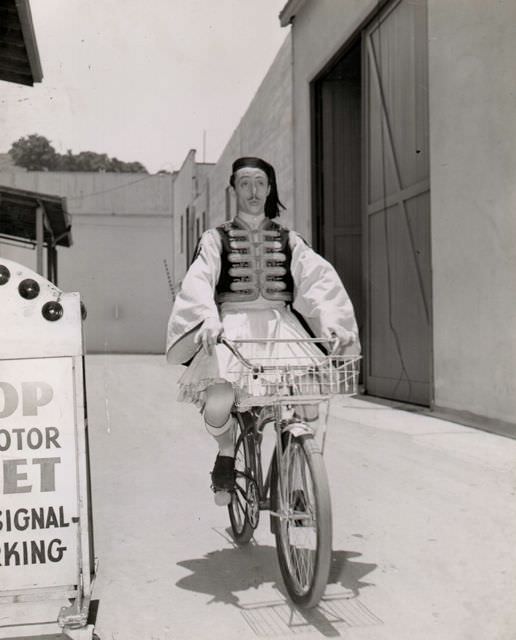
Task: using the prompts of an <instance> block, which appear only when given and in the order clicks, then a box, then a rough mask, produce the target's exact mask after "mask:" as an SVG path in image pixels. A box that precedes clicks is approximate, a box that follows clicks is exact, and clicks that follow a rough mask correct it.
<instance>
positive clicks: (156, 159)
mask: <svg viewBox="0 0 516 640" xmlns="http://www.w3.org/2000/svg"><path fill="white" fill-rule="evenodd" d="M30 4H31V8H32V14H33V20H34V27H35V32H36V38H37V42H38V49H39V53H40V57H41V63H42V66H43V74H44V77H43V82H42V83H41V84H36V85H35V86H34V87H21V86H17V85H14V84H11V83H7V82H2V81H0V124H1V126H0V152H5V151H8V149H9V148H10V146H11V143H12V142H13V141H14V140H17V139H18V138H19V137H20V136H23V135H27V134H30V133H39V134H41V135H44V136H46V137H47V138H49V139H50V140H51V142H52V144H53V145H54V147H55V148H56V150H57V151H58V152H60V153H65V152H66V150H67V149H72V151H73V152H74V153H78V152H79V151H96V152H99V153H107V154H108V155H110V156H116V157H118V158H119V159H121V160H125V161H140V162H142V163H143V164H144V165H145V166H146V167H147V169H148V170H149V171H151V172H156V171H159V170H160V169H168V170H172V169H177V168H179V166H180V165H181V163H182V161H183V160H184V158H185V156H186V153H187V152H188V150H189V149H191V148H196V149H197V151H198V155H197V159H198V160H199V161H200V160H202V150H203V130H206V160H207V161H208V162H214V161H216V160H217V158H218V156H219V155H220V153H221V152H222V150H223V149H224V146H225V144H226V142H227V141H228V140H229V137H230V135H231V133H232V132H233V130H234V129H235V127H236V126H237V125H238V122H239V120H240V118H241V117H242V116H243V114H244V112H245V110H246V108H247V106H248V105H249V103H250V101H251V99H252V97H253V95H254V93H255V92H256V90H257V89H258V86H259V84H260V82H261V80H262V79H263V77H264V75H265V73H266V71H267V69H268V68H269V66H270V64H271V63H272V61H273V59H274V57H275V55H276V53H277V51H278V49H279V48H280V46H281V44H282V42H283V41H284V39H285V38H286V36H287V29H282V28H281V27H280V25H279V20H278V14H279V12H280V11H281V9H282V8H283V6H284V5H285V4H286V0H30Z"/></svg>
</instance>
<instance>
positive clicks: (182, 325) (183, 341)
mask: <svg viewBox="0 0 516 640" xmlns="http://www.w3.org/2000/svg"><path fill="white" fill-rule="evenodd" d="M220 253H221V241H220V237H219V235H218V233H217V231H215V229H209V230H208V231H205V232H204V233H203V234H202V236H201V239H200V242H199V246H198V250H197V255H196V257H195V259H194V261H193V262H192V264H191V265H190V268H189V269H188V271H187V272H186V275H185V277H184V278H183V282H182V284H181V289H180V291H179V293H178V294H177V297H176V299H175V302H174V306H173V307H172V313H171V314H170V319H169V321H168V330H167V350H166V354H167V360H168V362H170V363H171V364H182V363H184V362H187V361H188V360H190V358H192V357H193V356H194V355H195V352H196V351H197V349H198V347H197V346H196V345H195V344H194V342H193V339H194V333H193V330H194V329H195V328H196V327H198V326H199V325H200V324H201V323H202V322H204V320H206V319H207V318H211V317H215V318H218V317H219V312H218V309H217V305H216V304H215V286H216V284H217V281H218V279H219V275H220Z"/></svg>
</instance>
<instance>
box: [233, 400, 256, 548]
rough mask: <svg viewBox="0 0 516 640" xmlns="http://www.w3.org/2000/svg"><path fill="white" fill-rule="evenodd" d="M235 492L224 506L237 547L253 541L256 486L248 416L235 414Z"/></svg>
mask: <svg viewBox="0 0 516 640" xmlns="http://www.w3.org/2000/svg"><path fill="white" fill-rule="evenodd" d="M234 416H235V418H236V445H235V488H234V490H233V492H232V493H231V502H230V503H229V505H228V511H229V520H230V522H231V531H232V533H233V538H234V540H235V542H236V543H237V544H247V543H248V542H249V541H250V540H251V538H252V537H253V534H254V530H255V529H256V527H257V526H258V520H259V516H260V508H259V496H258V486H257V484H256V482H255V451H254V447H255V443H254V438H253V434H252V425H251V424H250V423H249V422H248V421H252V417H251V416H250V415H249V414H241V413H235V414H234Z"/></svg>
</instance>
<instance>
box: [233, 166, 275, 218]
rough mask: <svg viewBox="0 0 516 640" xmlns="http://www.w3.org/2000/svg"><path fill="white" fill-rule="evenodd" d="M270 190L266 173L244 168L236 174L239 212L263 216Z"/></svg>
mask: <svg viewBox="0 0 516 640" xmlns="http://www.w3.org/2000/svg"><path fill="white" fill-rule="evenodd" d="M270 190H271V188H270V186H269V181H268V179H267V175H266V174H265V172H264V171H262V170H261V169H255V168H253V167H242V169H239V170H238V171H237V172H236V174H235V193H236V198H237V210H238V211H241V212H242V213H250V214H251V215H254V216H259V215H261V214H262V213H264V211H265V201H266V200H267V196H268V195H269V191H270Z"/></svg>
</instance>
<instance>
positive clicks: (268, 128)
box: [209, 34, 294, 226]
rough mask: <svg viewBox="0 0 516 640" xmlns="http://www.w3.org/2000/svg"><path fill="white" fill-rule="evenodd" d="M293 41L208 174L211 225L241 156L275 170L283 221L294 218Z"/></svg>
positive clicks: (219, 216) (218, 218)
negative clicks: (285, 209) (250, 157)
mask: <svg viewBox="0 0 516 640" xmlns="http://www.w3.org/2000/svg"><path fill="white" fill-rule="evenodd" d="M291 48H292V42H291V38H290V34H288V35H287V37H286V39H285V42H284V43H283V45H282V46H281V48H280V50H279V52H278V54H277V56H276V58H275V59H274V62H273V63H272V65H271V67H270V69H269V71H268V72H267V74H266V76H265V78H264V79H263V81H262V83H261V85H260V87H259V88H258V90H257V92H256V95H255V96H254V98H253V100H252V102H251V104H250V105H249V107H248V109H247V111H246V113H245V114H244V116H243V117H242V119H241V121H240V123H239V125H238V127H237V128H236V130H235V131H234V133H233V135H232V136H231V138H230V140H229V142H228V144H227V145H226V147H225V148H224V151H223V152H222V154H221V156H220V158H219V159H218V161H217V163H216V165H215V166H214V167H213V170H212V172H211V175H210V185H209V189H210V225H211V226H216V225H217V224H220V223H221V222H223V221H224V220H225V219H226V198H227V196H226V189H227V188H228V186H229V177H230V175H231V165H232V163H233V161H234V160H235V159H236V158H239V157H241V156H258V157H262V158H263V159H264V160H267V161H268V162H270V163H271V164H272V165H273V166H274V168H275V169H276V175H277V179H278V190H279V195H280V199H281V201H282V202H283V204H284V205H285V206H286V207H287V211H286V212H285V213H283V214H282V216H281V220H282V222H283V223H284V224H286V225H288V226H291V225H292V223H293V220H294V210H293V204H294V179H293V170H292V124H293V123H292V50H291Z"/></svg>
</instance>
